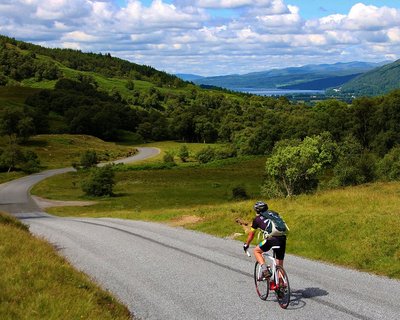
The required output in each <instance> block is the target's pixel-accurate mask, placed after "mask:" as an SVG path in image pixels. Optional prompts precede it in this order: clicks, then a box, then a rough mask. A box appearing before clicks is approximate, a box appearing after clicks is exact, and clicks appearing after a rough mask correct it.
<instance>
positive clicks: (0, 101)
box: [0, 87, 38, 110]
mask: <svg viewBox="0 0 400 320" xmlns="http://www.w3.org/2000/svg"><path fill="white" fill-rule="evenodd" d="M37 92H38V90H37V89H35V88H25V87H0V110H2V109H3V108H5V107H23V105H24V103H25V100H26V98H28V97H29V96H31V95H33V94H35V93H37Z"/></svg>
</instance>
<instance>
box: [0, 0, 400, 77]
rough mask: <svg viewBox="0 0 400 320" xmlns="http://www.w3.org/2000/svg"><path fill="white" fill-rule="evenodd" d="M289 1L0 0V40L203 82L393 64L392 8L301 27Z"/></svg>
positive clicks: (399, 43)
mask: <svg viewBox="0 0 400 320" xmlns="http://www.w3.org/2000/svg"><path fill="white" fill-rule="evenodd" d="M360 1H362V0H360ZM289 3H290V1H289V0H219V1H217V0H195V1H189V0H176V1H174V2H173V4H170V3H167V2H165V1H162V0H153V1H152V2H151V3H150V4H149V5H148V6H146V5H144V4H143V3H142V2H141V1H138V0H128V1H127V2H126V5H125V6H124V7H121V8H120V7H118V6H117V5H116V2H115V1H113V0H2V1H1V3H0V33H2V34H6V35H9V36H12V37H16V38H18V39H21V40H25V41H31V42H35V43H38V44H42V45H43V44H44V45H46V46H49V47H66V48H74V49H80V50H84V51H85V50H86V51H91V52H110V53H111V54H113V55H115V56H119V57H121V58H125V59H130V60H131V61H133V62H137V63H142V64H146V65H152V66H154V67H155V68H158V69H161V70H166V71H168V72H197V73H200V74H204V75H212V74H227V73H243V72H250V71H259V70H265V69H270V68H272V67H280V66H282V65H285V66H288V65H299V64H307V63H318V62H321V63H326V62H328V63H330V62H335V61H341V60H343V59H348V60H375V61H377V60H378V61H379V60H385V59H387V57H392V58H395V57H400V55H399V54H398V52H400V10H399V9H394V8H388V7H383V6H382V7H378V6H371V5H365V4H363V3H358V4H356V5H354V6H353V7H352V8H351V9H350V10H349V12H348V13H347V14H332V15H328V16H325V17H322V18H320V19H313V20H305V19H304V18H303V17H302V12H301V8H299V7H296V6H292V5H290V4H289ZM377 3H378V2H377ZM210 9H212V10H210ZM227 12H231V13H232V12H233V13H234V15H233V16H232V18H228V17H227V16H226V13H227ZM216 13H221V16H220V17H219V16H218V15H217V16H216ZM223 14H225V16H224V15H223Z"/></svg>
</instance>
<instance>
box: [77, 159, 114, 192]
mask: <svg viewBox="0 0 400 320" xmlns="http://www.w3.org/2000/svg"><path fill="white" fill-rule="evenodd" d="M114 176H115V174H114V171H113V168H112V165H105V166H104V167H100V168H97V167H96V168H93V169H92V172H91V174H90V176H89V178H88V179H87V180H85V181H84V182H83V183H82V190H83V191H84V192H85V193H86V194H87V195H89V196H95V197H101V196H112V195H113V187H114V185H115V181H114Z"/></svg>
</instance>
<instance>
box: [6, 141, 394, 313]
mask: <svg viewBox="0 0 400 320" xmlns="http://www.w3.org/2000/svg"><path fill="white" fill-rule="evenodd" d="M156 152H158V151H157V150H156V149H150V148H141V149H140V153H139V154H138V155H136V156H134V157H133V158H130V159H129V160H125V161H136V160H138V159H143V157H148V156H152V155H154V154H155V153H156ZM71 170H73V169H72V168H66V169H60V170H50V171H45V172H42V173H40V174H34V175H31V176H28V177H24V178H22V179H18V180H15V181H12V182H8V183H5V184H2V185H0V210H2V211H8V212H10V213H12V214H13V215H15V216H17V217H18V218H19V219H21V220H23V222H24V223H27V224H28V225H29V226H30V230H31V232H32V233H33V234H35V235H38V236H41V237H43V238H45V239H47V240H48V241H49V242H50V243H52V244H53V245H54V246H55V247H56V248H57V250H58V252H59V253H60V254H61V255H63V256H65V257H67V259H68V260H69V261H70V262H71V263H72V264H73V265H74V266H75V267H76V268H77V269H79V270H82V271H84V272H85V273H87V274H88V275H89V276H90V277H92V278H93V279H94V280H95V281H96V282H98V283H99V284H100V285H101V286H102V287H103V288H105V289H107V290H109V291H111V292H112V293H113V294H114V295H115V296H117V297H118V298H119V299H120V300H121V301H122V302H123V303H124V304H125V305H126V306H127V307H128V308H129V310H130V311H131V312H132V315H133V316H134V317H135V318H136V319H164V320H165V319H185V320H187V319H279V320H281V319H283V320H284V319H311V320H312V319H365V320H376V319H393V320H394V319H396V320H397V319H399V317H400V281H397V280H390V279H387V278H384V277H378V276H375V275H370V274H367V273H361V272H357V271H354V270H349V269H345V268H341V267H337V266H333V265H328V264H324V263H318V262H315V261H310V260H307V259H303V258H299V257H296V256H293V255H287V258H286V260H285V267H286V269H287V271H288V274H289V279H290V283H291V288H292V302H291V304H290V305H289V307H288V309H287V310H283V309H281V308H280V307H279V305H278V303H277V302H276V301H275V299H274V298H273V297H272V295H271V297H270V298H269V299H268V300H267V301H266V302H265V301H261V300H260V299H259V298H258V296H257V294H256V292H255V289H254V282H253V278H252V272H253V266H254V260H253V259H254V258H248V257H247V256H246V255H244V253H243V249H242V244H241V243H239V242H238V241H234V240H228V239H220V238H216V237H213V236H209V235H206V234H202V233H198V232H193V231H189V230H184V229H181V228H173V227H169V226H166V225H162V224H156V223H148V222H142V221H132V220H121V219H110V218H102V219H92V218H59V217H54V216H51V215H48V214H46V213H44V212H43V211H42V210H41V209H40V208H39V206H38V205H37V204H36V203H35V202H34V200H32V198H31V197H30V195H29V190H30V188H31V187H32V186H33V185H34V184H35V183H37V182H39V181H41V180H42V179H45V178H47V177H49V176H51V175H54V174H59V173H62V172H67V171H71ZM288 245H289V246H290V238H289V240H288Z"/></svg>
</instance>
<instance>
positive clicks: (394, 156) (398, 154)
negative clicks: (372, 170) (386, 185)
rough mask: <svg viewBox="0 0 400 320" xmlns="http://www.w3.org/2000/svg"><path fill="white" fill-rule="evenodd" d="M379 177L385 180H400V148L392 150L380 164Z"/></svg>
mask: <svg viewBox="0 0 400 320" xmlns="http://www.w3.org/2000/svg"><path fill="white" fill-rule="evenodd" d="M378 175H379V177H380V178H382V179H383V180H387V181H395V180H400V147H395V148H393V149H392V150H390V151H389V152H388V153H387V154H386V155H385V156H384V157H383V159H382V160H381V161H379V163H378Z"/></svg>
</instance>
